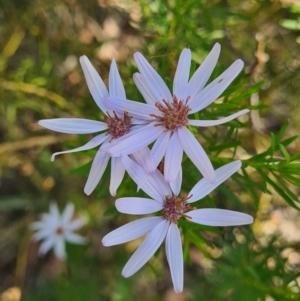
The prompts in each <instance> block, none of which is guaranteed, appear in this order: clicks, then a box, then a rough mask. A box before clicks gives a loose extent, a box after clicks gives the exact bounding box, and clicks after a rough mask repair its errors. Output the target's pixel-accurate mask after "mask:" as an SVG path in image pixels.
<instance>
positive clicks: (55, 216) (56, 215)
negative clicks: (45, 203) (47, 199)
mask: <svg viewBox="0 0 300 301" xmlns="http://www.w3.org/2000/svg"><path fill="white" fill-rule="evenodd" d="M49 209H50V210H49V211H50V215H51V216H49V217H51V218H53V219H54V220H56V221H57V220H59V219H60V214H59V210H58V207H57V204H56V203H53V202H51V203H50V204H49Z"/></svg>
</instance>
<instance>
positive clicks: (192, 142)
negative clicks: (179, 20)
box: [105, 44, 249, 183]
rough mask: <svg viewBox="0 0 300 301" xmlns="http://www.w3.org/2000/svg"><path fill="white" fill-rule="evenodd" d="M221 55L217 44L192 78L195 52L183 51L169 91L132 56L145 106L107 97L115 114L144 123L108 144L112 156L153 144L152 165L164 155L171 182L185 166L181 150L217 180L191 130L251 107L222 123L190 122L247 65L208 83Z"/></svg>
mask: <svg viewBox="0 0 300 301" xmlns="http://www.w3.org/2000/svg"><path fill="white" fill-rule="evenodd" d="M219 53H220V45H219V44H215V46H214V47H213V49H212V50H211V52H210V53H209V55H208V56H207V57H206V59H205V60H204V61H203V63H202V64H201V66H200V67H199V68H198V69H197V70H196V72H195V73H194V75H193V76H192V77H191V79H190V80H189V74H190V66H191V51H190V50H189V49H184V50H183V51H182V53H181V55H180V58H179V62H178V66H177V70H176V73H175V77H174V82H173V93H171V92H170V91H169V89H168V87H167V85H166V84H165V82H164V81H163V79H162V78H161V77H160V76H159V75H158V73H157V72H156V71H155V70H154V68H153V67H152V66H151V65H150V64H149V63H148V62H147V60H146V59H145V58H144V57H143V55H142V54H140V53H135V55H134V58H135V61H136V64H137V66H138V69H139V71H140V73H136V74H134V77H133V79H134V81H135V84H136V86H137V88H138V89H139V91H140V92H141V94H142V95H143V96H144V98H145V101H146V104H143V103H138V102H134V101H130V100H124V99H120V98H119V97H115V96H114V97H108V98H107V105H108V106H109V107H110V108H111V109H113V110H115V111H116V112H122V111H123V110H125V109H126V110H127V111H128V112H129V114H130V115H131V116H133V117H136V118H138V119H140V120H144V122H145V124H144V125H143V126H142V127H141V129H140V130H139V131H138V132H137V133H132V134H129V135H127V136H126V137H125V136H124V137H122V138H120V140H119V141H117V142H113V141H112V143H111V144H110V145H109V144H107V145H106V146H105V149H106V150H108V152H109V153H110V154H111V155H112V156H119V155H122V154H131V153H133V152H135V151H137V150H139V149H140V148H143V147H145V146H147V145H149V144H151V143H152V142H154V141H155V143H154V145H153V148H152V154H153V160H154V165H155V166H157V165H158V164H159V162H160V161H161V160H162V158H163V157H165V162H164V177H165V180H166V181H167V182H172V181H173V180H174V179H175V177H176V175H177V173H178V171H179V169H180V166H181V161H182V155H183V151H184V152H185V153H186V154H187V156H188V157H189V158H190V160H191V161H192V162H193V163H194V164H195V166H196V167H197V168H198V169H199V171H200V172H201V173H202V175H203V177H204V178H205V179H206V180H207V181H208V182H210V183H213V182H214V181H215V172H214V168H213V166H212V164H211V162H210V160H209V158H208V156H207V154H206V152H205V151H204V149H203V148H202V146H201V145H200V144H199V142H198V141H197V139H196V138H195V137H194V135H193V134H192V133H191V132H190V131H189V129H188V128H187V126H198V127H206V126H215V125H219V124H223V123H225V122H228V121H230V120H233V119H234V118H236V117H238V116H241V115H243V114H245V113H247V112H249V110H248V109H245V110H242V111H239V112H237V113H235V114H232V115H230V116H228V117H225V118H221V119H219V120H192V119H189V118H188V115H189V114H194V113H196V112H198V111H200V110H202V109H204V108H206V107H207V106H208V105H209V104H211V103H212V102H213V101H214V100H215V99H217V98H218V97H219V96H220V95H221V94H222V93H223V91H224V90H225V89H226V88H227V87H228V86H229V85H230V83H231V82H232V81H233V80H234V78H235V77H236V76H237V75H238V74H239V73H240V71H241V70H242V68H243V65H244V63H243V62H242V61H241V60H237V61H235V62H234V63H233V64H232V65H231V66H230V67H229V68H228V69H227V70H226V71H225V72H223V73H222V74H221V75H220V76H218V77H217V78H216V79H215V80H213V81H212V82H211V83H209V84H208V85H207V86H205V84H206V83H207V81H208V79H209V78H210V76H211V74H212V72H213V69H214V67H215V65H216V63H217V60H218V57H219Z"/></svg>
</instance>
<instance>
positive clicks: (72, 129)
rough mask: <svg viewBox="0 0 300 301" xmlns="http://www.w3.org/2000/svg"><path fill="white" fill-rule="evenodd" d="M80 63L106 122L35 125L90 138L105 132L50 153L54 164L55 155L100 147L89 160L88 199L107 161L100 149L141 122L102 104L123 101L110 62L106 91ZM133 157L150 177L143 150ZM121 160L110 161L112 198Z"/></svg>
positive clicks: (56, 121)
mask: <svg viewBox="0 0 300 301" xmlns="http://www.w3.org/2000/svg"><path fill="white" fill-rule="evenodd" d="M80 63H81V67H82V69H83V72H84V76H85V79H86V82H87V85H88V88H89V90H90V92H91V94H92V96H93V98H94V100H95V102H96V104H97V105H98V107H99V108H100V110H101V111H102V112H103V113H104V114H105V115H106V122H102V121H96V120H88V119H80V118H56V119H44V120H40V121H39V125H41V126H43V127H45V128H47V129H50V130H53V131H57V132H61V133H66V134H92V133H96V132H101V131H106V132H105V133H102V134H99V135H97V136H95V137H94V138H92V139H91V140H90V141H89V142H88V143H86V144H85V145H83V146H80V147H78V148H75V149H72V150H67V151H62V152H57V153H54V154H53V155H52V157H51V161H54V158H55V156H57V155H60V154H66V153H73V152H79V151H84V150H88V149H92V148H94V147H97V146H100V145H101V144H102V145H101V147H100V148H99V150H98V152H97V154H96V156H95V158H94V160H93V163H92V167H91V170H90V173H89V176H88V179H87V182H86V184H85V187H84V192H85V193H86V194H87V195H89V194H91V193H92V192H93V190H94V189H95V188H96V186H97V184H98V183H99V181H100V180H101V178H102V175H103V173H104V171H105V169H106V167H107V164H108V161H109V159H110V155H109V154H108V153H107V152H106V151H103V150H102V147H105V145H106V144H110V142H112V141H117V140H118V139H119V138H120V137H122V136H124V135H126V134H127V133H129V132H130V133H135V131H136V130H138V129H139V126H136V127H132V126H133V125H135V124H140V123H141V122H142V121H141V120H138V119H136V118H132V117H131V116H130V115H129V114H128V112H127V111H126V109H125V110H123V111H122V110H118V112H116V111H114V110H111V109H110V108H108V107H107V105H106V104H105V99H106V98H107V97H108V96H111V97H117V98H120V99H126V94H125V89H124V86H123V84H122V80H121V77H120V74H119V71H118V68H117V65H116V62H115V61H114V60H112V62H111V66H110V72H109V91H108V90H107V88H106V87H105V84H104V83H103V81H102V79H101V77H100V76H99V74H98V73H97V71H96V70H95V68H94V67H93V66H92V64H91V63H90V61H89V60H88V58H87V57H86V56H82V57H80ZM134 157H135V159H137V160H139V162H140V164H142V166H143V168H144V169H145V170H146V171H147V173H149V174H151V173H152V172H153V170H154V169H155V168H156V167H154V165H153V161H152V156H151V153H150V150H148V149H147V148H144V149H142V148H140V149H139V150H138V151H137V152H135V154H134ZM122 160H123V159H122V157H114V158H112V160H111V177H110V186H109V191H110V193H111V195H112V196H115V195H116V191H117V189H118V187H119V185H120V184H121V182H122V180H123V177H124V174H125V167H124V164H123V163H122Z"/></svg>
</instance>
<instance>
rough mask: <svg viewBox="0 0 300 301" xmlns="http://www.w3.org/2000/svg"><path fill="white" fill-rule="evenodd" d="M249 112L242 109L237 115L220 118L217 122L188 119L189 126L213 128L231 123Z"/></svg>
mask: <svg viewBox="0 0 300 301" xmlns="http://www.w3.org/2000/svg"><path fill="white" fill-rule="evenodd" d="M248 112H250V110H248V109H244V110H242V111H239V112H237V113H234V114H232V115H229V116H227V117H224V118H220V119H218V120H190V119H189V125H195V126H215V125H219V124H223V123H226V122H228V121H231V120H233V119H235V118H237V117H239V116H241V115H244V114H246V113H248Z"/></svg>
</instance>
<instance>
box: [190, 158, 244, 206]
mask: <svg viewBox="0 0 300 301" xmlns="http://www.w3.org/2000/svg"><path fill="white" fill-rule="evenodd" d="M241 166H242V163H241V161H240V160H237V161H233V162H230V163H228V164H226V165H223V166H222V167H220V168H218V169H216V170H215V173H216V181H215V182H214V183H213V184H211V183H208V182H207V180H205V179H201V180H200V181H199V182H198V183H197V184H196V185H195V186H194V187H193V188H192V190H191V191H190V193H189V196H191V195H193V196H192V197H191V198H190V199H188V203H193V202H195V201H198V200H200V199H202V198H204V197H205V196H207V195H208V194H209V193H210V192H212V191H213V190H214V189H215V188H216V187H218V186H219V185H221V184H222V183H223V182H224V181H225V180H227V179H228V178H229V177H231V176H232V175H233V174H234V173H235V172H236V171H238V170H239V169H240V168H241Z"/></svg>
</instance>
